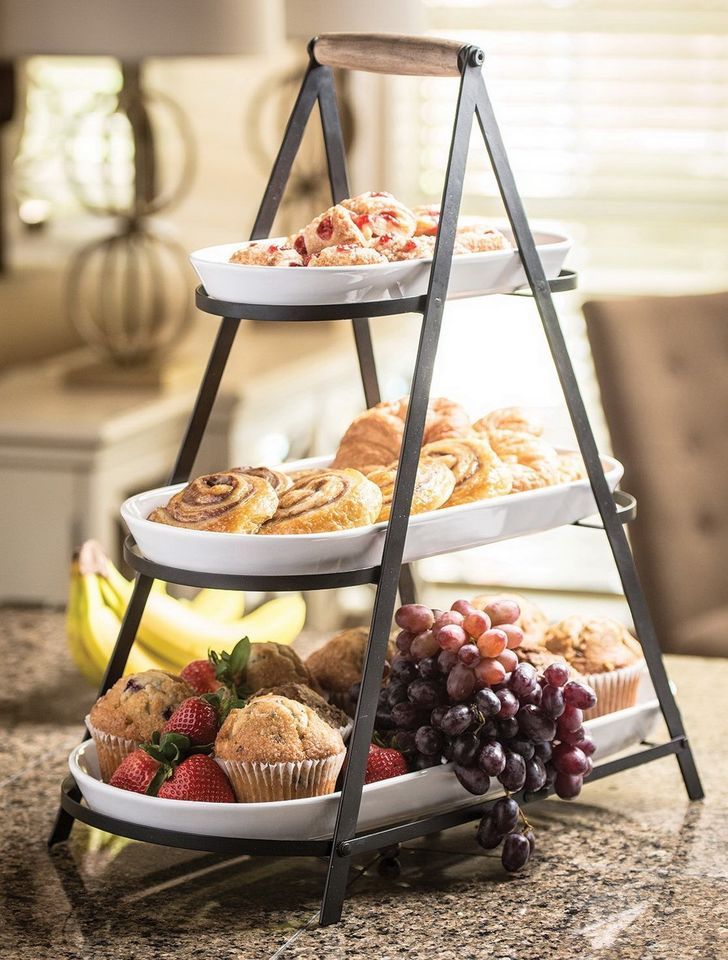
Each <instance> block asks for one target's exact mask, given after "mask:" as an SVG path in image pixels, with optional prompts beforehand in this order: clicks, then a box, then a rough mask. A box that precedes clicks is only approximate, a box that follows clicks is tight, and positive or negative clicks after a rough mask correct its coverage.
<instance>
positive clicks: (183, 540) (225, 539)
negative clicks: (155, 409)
mask: <svg viewBox="0 0 728 960" xmlns="http://www.w3.org/2000/svg"><path fill="white" fill-rule="evenodd" d="M601 459H602V464H603V467H604V473H605V476H606V478H607V482H608V484H609V488H610V489H611V490H614V488H615V487H616V486H617V484H618V483H619V481H620V479H621V477H622V473H623V472H624V471H623V467H622V465H621V463H619V462H618V461H617V460H614V459H613V458H612V457H607V456H602V458H601ZM330 462H331V457H312V458H309V459H308V460H298V461H296V462H291V463H286V464H283V466H282V467H280V468H279V469H282V470H288V471H291V470H304V469H309V468H316V467H319V468H320V467H325V466H327V465H328V464H329V463H330ZM184 487H185V484H184V483H178V484H176V485H175V486H171V487H159V488H157V489H156V490H148V491H146V492H145V493H139V494H137V495H136V496H134V497H130V498H129V499H128V500H126V501H125V502H124V503H123V504H122V506H121V515H122V517H123V518H124V522H125V523H126V525H127V527H128V528H129V532H130V533H131V534H132V536H133V537H134V539H135V540H136V542H137V544H138V545H139V548H140V550H141V551H142V553H143V554H144V555H145V556H146V557H147V558H148V559H149V560H152V561H153V562H155V563H161V564H165V565H166V566H170V567H177V568H181V569H183V570H192V571H196V572H201V573H222V574H237V575H246V574H247V575H251V576H256V575H257V576H265V575H273V576H286V575H291V574H296V573H303V574H306V573H339V572H341V571H349V570H363V569H366V568H368V567H375V566H377V565H378V564H379V563H380V562H381V558H382V547H383V546H384V534H385V529H386V524H385V523H375V524H373V525H371V526H367V527H354V528H352V529H351V530H340V531H336V532H334V533H310V534H288V535H285V536H283V535H267V536H259V535H255V534H243V533H213V532H210V531H207V530H183V529H181V528H179V527H170V526H167V525H165V524H162V523H154V522H152V521H150V520H147V517H148V516H149V514H150V513H151V512H152V510H154V509H155V508H156V507H161V506H164V505H165V504H166V503H167V502H168V500H169V498H170V497H171V496H172V494H174V493H177V491H178V490H182V489H183V488H184ZM595 511H596V504H595V503H594V497H593V495H592V491H591V486H590V485H589V481H588V480H574V481H572V482H571V483H564V484H560V485H559V486H555V487H543V488H541V489H540V490H529V491H526V492H524V493H512V494H509V495H508V496H505V497H493V498H492V499H490V500H477V501H475V502H474V503H464V504H462V505H460V506H457V507H445V508H443V509H441V510H432V511H430V512H428V513H420V514H417V515H416V516H413V517H411V518H410V524H409V530H408V532H407V542H406V544H405V550H404V562H405V563H410V562H411V561H413V560H422V559H423V558H425V557H432V556H434V555H435V554H440V553H450V552H452V551H454V550H463V549H466V548H468V547H478V546H481V545H482V544H485V543H494V542H495V541H497V540H508V539H510V538H512V537H521V536H524V535H525V534H529V533H539V532H541V531H542V530H550V529H552V528H554V527H560V526H563V525H564V524H569V523H574V521H575V520H583V519H584V518H585V517H588V516H590V515H591V514H593V513H594V512H595Z"/></svg>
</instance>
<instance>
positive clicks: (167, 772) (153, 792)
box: [145, 763, 174, 797]
mask: <svg viewBox="0 0 728 960" xmlns="http://www.w3.org/2000/svg"><path fill="white" fill-rule="evenodd" d="M173 773H174V767H172V765H171V764H169V763H161V764H160V765H159V770H157V772H156V773H155V774H154V776H153V777H152V779H151V781H150V783H149V786H148V787H147V789H146V791H145V792H146V793H147V794H148V795H149V796H150V797H156V796H157V794H158V793H159V788H160V787H161V786H162V784H163V783H164V781H165V780H169V778H170V777H171V776H172V774H173Z"/></svg>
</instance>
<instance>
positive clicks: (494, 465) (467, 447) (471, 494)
mask: <svg viewBox="0 0 728 960" xmlns="http://www.w3.org/2000/svg"><path fill="white" fill-rule="evenodd" d="M422 456H423V457H433V458H435V459H441V460H442V462H443V463H445V465H446V466H448V467H449V468H450V470H452V472H453V473H454V474H455V487H454V489H453V492H452V495H451V496H450V498H449V499H448V500H447V501H446V502H445V503H444V504H443V506H446V507H454V506H457V505H458V504H460V503H471V502H472V501H473V500H484V499H487V498H490V497H500V496H503V495H504V494H507V493H510V492H511V487H512V485H513V477H512V476H511V472H510V470H509V469H508V466H507V465H506V464H504V463H503V462H502V460H500V459H499V458H498V457H497V456H496V454H495V453H494V452H493V450H492V449H491V447H490V446H489V444H488V443H487V441H485V440H483V439H482V438H475V437H459V438H450V439H447V440H436V441H435V442H434V443H428V444H426V445H425V446H424V447H423V448H422Z"/></svg>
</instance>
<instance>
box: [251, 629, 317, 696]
mask: <svg viewBox="0 0 728 960" xmlns="http://www.w3.org/2000/svg"><path fill="white" fill-rule="evenodd" d="M240 682H241V683H242V684H243V685H244V686H245V687H246V688H247V689H248V690H250V691H251V692H253V693H255V692H256V691H257V690H262V689H263V688H264V687H273V686H275V685H276V684H279V683H305V684H307V685H308V686H309V687H311V689H312V690H318V689H319V687H318V684H317V683H316V680H315V679H314V678H313V676H312V675H311V671H310V670H309V669H308V667H307V666H306V664H305V663H304V662H303V660H301V658H300V657H299V656H298V654H297V653H296V651H295V650H294V649H293V647H289V646H288V645H286V644H283V643H273V642H272V641H269V642H267V643H251V644H250V656H249V657H248V663H247V665H246V667H245V674H244V675H243V677H241V678H240Z"/></svg>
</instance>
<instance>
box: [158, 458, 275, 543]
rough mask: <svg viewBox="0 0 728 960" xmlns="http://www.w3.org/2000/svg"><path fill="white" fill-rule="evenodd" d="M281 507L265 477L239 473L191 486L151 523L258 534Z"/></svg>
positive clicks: (216, 475) (214, 476)
mask: <svg viewBox="0 0 728 960" xmlns="http://www.w3.org/2000/svg"><path fill="white" fill-rule="evenodd" d="M277 506H278V496H277V494H276V492H275V490H274V489H273V487H272V486H271V485H270V483H268V481H267V480H265V479H264V478H263V477H258V476H252V475H250V474H248V473H243V472H241V471H239V470H228V471H227V472H225V473H210V474H207V475H206V476H204V477H198V478H197V479H196V480H193V481H192V482H191V483H188V484H187V486H186V487H185V488H184V490H180V491H179V493H175V495H174V496H173V497H172V498H171V499H170V501H169V503H168V504H167V506H166V507H158V508H157V509H156V510H152V512H151V513H150V514H149V517H148V518H147V519H149V520H153V521H154V522H155V523H166V524H168V525H169V526H172V527H185V528H186V529H188V530H213V531H216V532H218V533H257V532H258V529H259V528H260V525H261V524H262V523H264V522H265V521H266V520H269V519H270V518H271V517H272V516H273V514H274V513H275V511H276V507H277Z"/></svg>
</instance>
